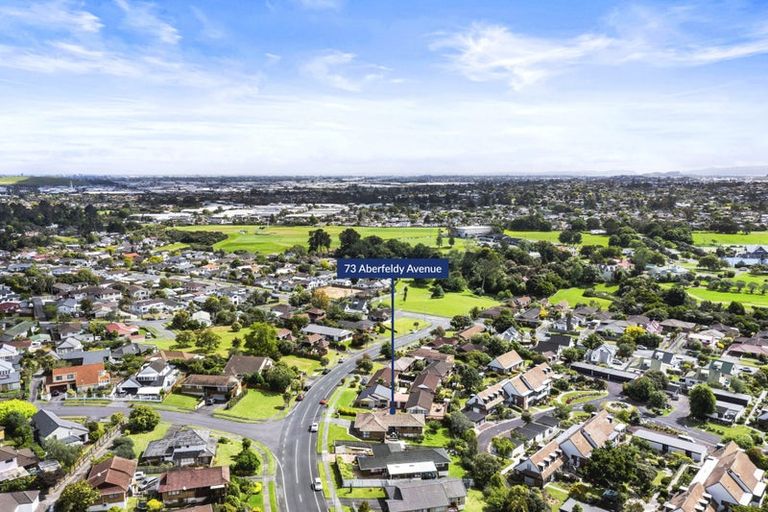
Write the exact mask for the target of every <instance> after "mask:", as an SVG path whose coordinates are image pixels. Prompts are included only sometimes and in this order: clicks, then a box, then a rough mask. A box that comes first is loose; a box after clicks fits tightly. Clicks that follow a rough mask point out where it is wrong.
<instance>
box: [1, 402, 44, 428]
mask: <svg viewBox="0 0 768 512" xmlns="http://www.w3.org/2000/svg"><path fill="white" fill-rule="evenodd" d="M11 412H18V413H21V414H22V415H23V416H24V417H25V418H31V417H32V416H33V415H34V414H35V413H36V412H37V407H36V406H35V404H32V403H30V402H27V401H25V400H17V399H15V398H14V399H11V400H4V401H2V402H0V424H4V423H5V418H6V416H8V414H9V413H11Z"/></svg>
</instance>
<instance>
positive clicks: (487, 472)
mask: <svg viewBox="0 0 768 512" xmlns="http://www.w3.org/2000/svg"><path fill="white" fill-rule="evenodd" d="M500 469H501V461H500V460H499V459H498V458H497V457H495V456H494V455H491V454H490V453H478V454H477V455H475V457H474V459H472V464H471V470H470V472H469V473H470V475H471V476H472V478H473V479H474V481H475V485H476V486H477V487H478V488H480V489H484V488H485V486H486V485H488V483H489V482H490V481H491V477H493V475H495V474H496V473H497V472H498V471H499V470H500Z"/></svg>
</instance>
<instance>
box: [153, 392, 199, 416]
mask: <svg viewBox="0 0 768 512" xmlns="http://www.w3.org/2000/svg"><path fill="white" fill-rule="evenodd" d="M199 402H200V399H199V398H198V397H196V396H190V395H182V394H181V393H169V394H168V395H166V397H165V398H164V399H163V402H162V405H163V406H166V407H172V408H174V409H180V410H182V411H190V412H191V411H194V410H195V406H197V404H198V403H199Z"/></svg>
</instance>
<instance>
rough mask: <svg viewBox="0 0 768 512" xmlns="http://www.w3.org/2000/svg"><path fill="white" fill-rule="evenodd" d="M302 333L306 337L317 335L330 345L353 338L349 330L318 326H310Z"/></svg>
mask: <svg viewBox="0 0 768 512" xmlns="http://www.w3.org/2000/svg"><path fill="white" fill-rule="evenodd" d="M301 332H303V333H304V334H306V335H311V334H317V335H319V336H322V337H323V338H324V339H325V340H326V341H328V342H330V343H342V342H344V341H347V340H348V339H350V338H351V337H352V332H351V331H348V330H347V329H337V328H335V327H326V326H324V325H317V324H309V325H307V326H306V327H304V328H303V329H302V330H301Z"/></svg>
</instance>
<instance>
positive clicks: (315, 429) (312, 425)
mask: <svg viewBox="0 0 768 512" xmlns="http://www.w3.org/2000/svg"><path fill="white" fill-rule="evenodd" d="M317 427H318V425H317V423H313V424H311V425H310V426H309V431H310V432H317Z"/></svg>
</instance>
